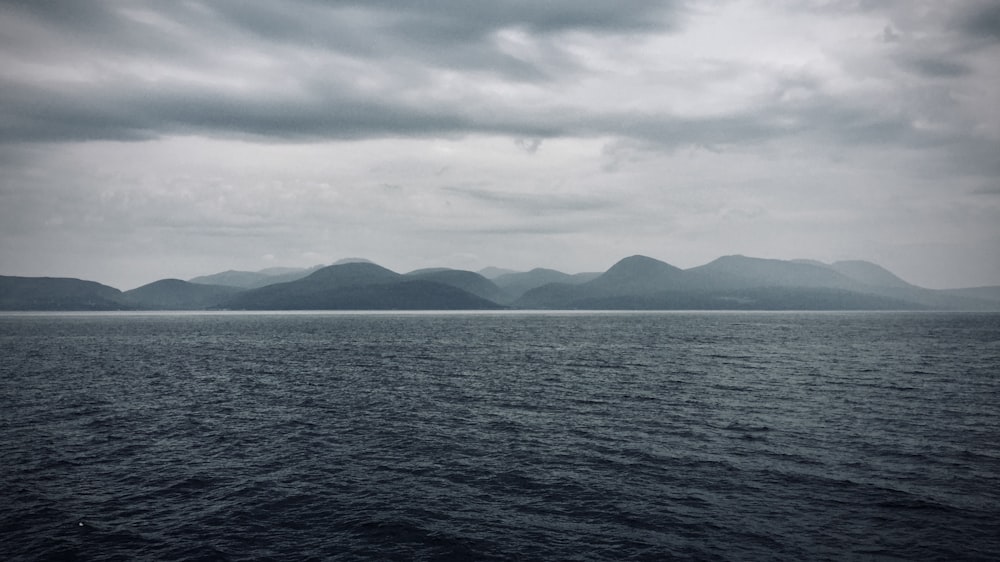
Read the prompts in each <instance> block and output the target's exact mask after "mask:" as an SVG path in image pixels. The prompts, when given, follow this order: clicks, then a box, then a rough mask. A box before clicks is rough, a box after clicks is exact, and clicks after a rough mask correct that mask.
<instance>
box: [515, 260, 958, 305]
mask: <svg viewBox="0 0 1000 562" xmlns="http://www.w3.org/2000/svg"><path fill="white" fill-rule="evenodd" d="M852 271H853V270H852ZM902 291H904V290H903V289H892V288H887V287H871V286H869V285H865V284H864V283H862V282H860V281H858V280H856V279H852V278H851V277H849V276H847V275H844V274H843V273H841V272H839V271H836V270H835V269H833V268H832V267H830V266H826V265H824V264H820V263H818V262H803V261H783V260H769V259H760V258H748V257H745V256H725V257H722V258H719V259H717V260H715V261H713V262H710V263H708V264H705V265H703V266H698V267H694V268H691V269H687V270H682V269H679V268H677V267H675V266H672V265H670V264H668V263H665V262H662V261H659V260H655V259H653V258H649V257H646V256H632V257H629V258H625V259H623V260H621V261H620V262H618V263H617V264H615V265H614V266H612V267H611V268H610V269H609V270H608V271H607V272H605V273H604V274H603V275H601V276H600V277H598V278H596V279H594V280H592V281H589V282H587V283H583V284H580V285H567V284H558V283H556V284H549V285H545V286H542V287H539V288H536V289H533V290H531V291H528V292H527V293H525V294H524V295H523V296H522V297H521V298H520V299H519V300H518V301H516V303H515V304H516V305H517V306H519V307H525V308H548V309H557V308H576V309H637V310H659V309H664V310H675V309H680V310H694V309H707V310H718V309H721V310H729V309H732V310H887V309H888V310H912V309H922V308H928V307H929V306H930V305H929V304H928V303H926V302H923V301H921V300H919V299H916V298H913V297H914V295H913V294H911V293H912V291H911V292H910V293H905V292H902ZM917 296H920V295H917ZM938 304H948V303H938ZM950 304H952V305H955V304H959V303H957V302H951V303H950Z"/></svg>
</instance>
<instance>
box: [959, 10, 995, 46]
mask: <svg viewBox="0 0 1000 562" xmlns="http://www.w3.org/2000/svg"><path fill="white" fill-rule="evenodd" d="M958 27H959V29H961V30H962V31H963V32H965V33H967V34H969V35H972V36H974V37H978V38H981V39H983V40H986V41H990V42H997V41H1000V3H997V2H985V3H981V4H975V5H973V6H971V7H970V8H969V9H968V11H967V12H965V13H963V14H962V15H961V17H960V18H959V19H958Z"/></svg>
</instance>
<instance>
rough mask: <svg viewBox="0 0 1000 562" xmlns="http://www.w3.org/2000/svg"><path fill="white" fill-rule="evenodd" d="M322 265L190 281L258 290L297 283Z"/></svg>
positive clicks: (224, 272) (218, 275)
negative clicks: (289, 282)
mask: <svg viewBox="0 0 1000 562" xmlns="http://www.w3.org/2000/svg"><path fill="white" fill-rule="evenodd" d="M321 267H323V266H322V265H314V266H313V267H310V268H294V267H269V268H267V269H261V270H260V271H235V270H229V271H223V272H221V273H213V274H212V275H202V276H200V277H195V278H193V279H190V282H191V283H197V284H199V285H223V286H227V287H239V288H241V289H256V288H257V287H264V286H266V285H273V284H275V283H286V282H288V281H295V280H297V279H302V278H303V277H306V276H307V275H310V274H311V273H313V272H314V271H316V270H317V269H319V268H321Z"/></svg>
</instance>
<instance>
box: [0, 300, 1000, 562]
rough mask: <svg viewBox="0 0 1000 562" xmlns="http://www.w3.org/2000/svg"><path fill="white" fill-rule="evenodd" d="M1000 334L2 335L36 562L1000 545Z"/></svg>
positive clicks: (435, 321) (660, 318) (986, 551)
mask: <svg viewBox="0 0 1000 562" xmlns="http://www.w3.org/2000/svg"><path fill="white" fill-rule="evenodd" d="M998 368H1000V315H997V314H947V313H714V314H713V313H640V314H629V313H604V314H601V313H587V314H568V313H567V314H557V313H549V314H530V313H485V314H162V315H155V314H154V315H128V314H125V315H121V314H118V315H116V314H107V315H88V314H78V315H3V316H0V422H2V423H0V459H2V465H0V470H2V478H0V497H2V498H3V499H4V504H5V505H4V508H3V510H0V557H3V558H4V559H11V560H34V559H70V560H72V559H79V560H133V559H172V560H261V559H295V560H306V559H315V560H320V559H323V560H325V559H337V558H341V559H357V558H372V559H399V560H410V559H418V560H419V559H424V560H430V559H442V558H443V559H478V560H482V559H547V560H553V559H588V560H589V559H593V560H599V559H650V560H662V559H670V558H676V559H719V560H747V559H757V560H762V559H782V560H802V559H814V560H815V559H828V560H844V559H872V558H880V557H881V558H885V559H901V560H902V559H905V560H954V559H965V560H974V559H980V560H988V559H992V558H993V557H995V556H996V554H997V553H998V552H1000V535H998V534H997V532H996V530H997V528H998V524H1000V377H998V376H997V372H998Z"/></svg>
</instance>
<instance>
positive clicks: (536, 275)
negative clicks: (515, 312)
mask: <svg viewBox="0 0 1000 562" xmlns="http://www.w3.org/2000/svg"><path fill="white" fill-rule="evenodd" d="M599 275H601V274H600V273H577V274H569V273H563V272H561V271H556V270H555V269H546V268H544V267H536V268H535V269H532V270H531V271H523V272H509V273H504V274H501V275H498V276H497V277H496V278H495V279H493V282H494V283H496V285H497V287H500V289H502V290H503V291H504V292H505V293H506V294H508V295H509V296H510V298H511V299H512V300H514V299H517V298H519V297H520V296H521V295H523V294H524V293H527V292H528V291H530V290H532V289H535V288H537V287H541V286H543V285H548V284H549V283H565V284H567V285H579V284H581V283H585V282H587V281H590V280H592V279H594V278H596V277H598V276H599Z"/></svg>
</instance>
